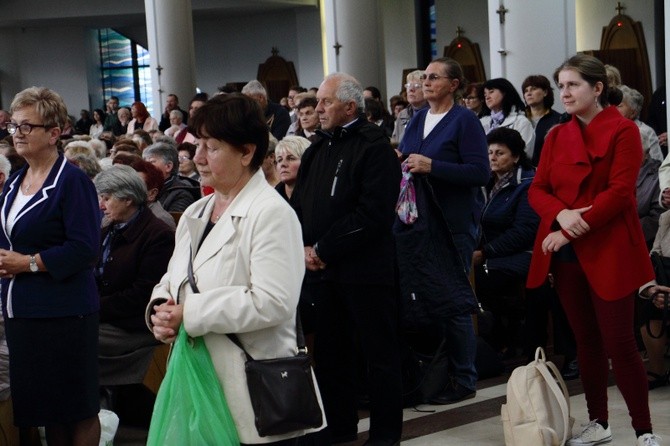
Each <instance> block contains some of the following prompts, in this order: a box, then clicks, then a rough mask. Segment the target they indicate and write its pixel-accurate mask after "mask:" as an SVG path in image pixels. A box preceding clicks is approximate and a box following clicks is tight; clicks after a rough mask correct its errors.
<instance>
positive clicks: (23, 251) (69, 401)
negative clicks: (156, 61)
mask: <svg viewBox="0 0 670 446" xmlns="http://www.w3.org/2000/svg"><path fill="white" fill-rule="evenodd" d="M11 113H12V122H11V123H9V124H8V125H7V128H8V130H9V132H10V134H11V135H12V136H13V138H14V146H15V147H16V151H17V152H18V154H19V155H21V156H23V157H24V158H25V159H26V161H27V164H26V166H25V167H24V168H22V169H21V170H19V171H18V172H16V173H15V174H14V175H13V176H12V177H10V179H9V180H8V181H7V183H6V184H5V188H4V191H3V194H2V197H1V199H0V223H1V225H2V228H1V230H0V278H1V286H2V309H3V313H4V317H5V326H6V333H7V344H8V346H9V358H10V369H9V374H10V385H11V391H12V403H13V408H14V423H15V424H16V425H17V426H19V427H29V426H46V435H47V441H48V442H49V444H72V445H97V444H98V441H99V437H100V424H99V422H98V415H97V414H98V411H99V396H98V366H97V348H98V308H99V302H98V296H97V290H96V285H95V280H94V277H93V267H94V265H95V261H96V258H97V254H98V247H99V239H100V217H99V212H98V200H97V196H96V193H95V188H94V187H93V183H92V182H91V181H90V180H89V179H88V177H87V176H86V175H85V174H84V172H83V171H81V170H79V169H78V168H77V167H75V166H74V165H72V164H70V163H68V162H67V160H66V159H65V158H64V157H63V155H62V154H59V152H58V150H57V146H56V143H57V141H58V139H59V137H60V134H61V129H62V127H63V126H64V125H65V122H66V121H67V109H66V107H65V104H64V103H63V100H62V98H61V97H60V96H59V95H58V94H57V93H55V92H53V91H51V90H48V89H46V88H37V87H32V88H28V89H26V90H24V91H22V92H20V93H19V94H17V95H16V97H15V98H14V100H13V102H12V105H11Z"/></svg>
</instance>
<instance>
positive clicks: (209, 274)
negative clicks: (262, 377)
mask: <svg viewBox="0 0 670 446" xmlns="http://www.w3.org/2000/svg"><path fill="white" fill-rule="evenodd" d="M192 125H193V128H196V129H198V137H199V138H200V142H199V146H198V149H197V151H196V155H195V157H194V161H195V163H196V165H197V167H198V171H199V172H200V174H201V179H202V183H203V185H206V186H211V187H213V188H214V190H215V192H214V194H212V195H209V196H207V197H205V198H202V199H201V200H199V201H197V202H196V203H194V204H193V205H191V206H190V207H189V208H188V209H187V210H186V211H185V212H184V214H183V215H182V217H181V219H180V221H179V225H178V227H177V233H176V244H175V251H174V254H173V256H172V259H171V260H170V264H169V266H168V271H167V273H166V274H165V276H163V278H162V279H161V281H160V283H159V284H158V285H157V286H156V288H155V289H154V292H153V295H152V298H151V299H152V300H151V302H150V303H149V306H148V307H147V323H148V324H149V326H150V328H151V329H152V330H153V333H154V335H155V336H156V338H157V339H158V340H160V341H162V342H166V343H170V342H173V341H174V340H175V337H176V335H177V332H178V330H179V326H180V325H181V323H183V324H184V328H185V330H186V332H187V333H188V334H189V336H192V337H196V336H204V340H205V344H206V345H207V349H208V350H209V353H210V355H211V357H212V361H213V363H214V368H215V369H216V372H217V374H218V376H219V380H220V382H221V385H222V387H223V391H224V393H225V395H226V398H227V401H228V405H229V407H230V411H231V413H232V416H233V419H234V421H235V425H236V427H237V432H238V435H239V437H240V441H241V442H242V444H259V443H266V444H268V443H271V444H280V445H290V444H294V442H295V440H294V439H295V438H296V437H299V436H302V435H303V434H305V431H296V432H292V433H289V434H286V435H283V436H270V437H260V436H259V435H258V433H257V431H256V427H255V425H254V412H253V409H252V406H251V402H250V399H249V393H248V391H247V385H246V376H245V371H244V363H245V355H244V353H243V352H242V350H240V349H239V348H238V347H236V346H235V345H234V344H233V343H232V342H231V341H230V339H229V338H228V336H226V333H236V334H237V335H238V337H239V338H240V340H241V342H242V344H243V345H244V347H245V349H246V350H247V351H248V352H249V354H250V355H251V356H252V357H254V358H255V359H267V358H276V357H283V356H290V355H294V354H295V352H296V333H295V326H296V325H295V323H296V322H295V315H296V308H297V305H298V297H299V296H300V286H301V283H302V279H303V275H304V269H305V268H304V259H303V256H304V253H303V243H302V235H301V231H300V224H299V223H298V219H297V217H296V215H295V213H294V212H293V210H292V209H291V208H290V206H289V205H288V204H287V203H286V202H285V201H284V200H283V199H282V198H281V197H280V196H279V194H277V192H276V191H274V190H273V189H272V187H270V185H269V184H268V183H267V182H266V181H265V177H264V175H263V171H262V169H260V166H261V164H262V163H263V160H264V158H265V154H266V152H267V145H268V131H267V126H266V124H265V121H264V119H263V117H262V113H261V110H260V108H259V107H258V105H257V104H256V103H255V102H254V101H253V100H251V99H248V98H246V97H245V96H242V95H237V94H235V95H224V96H217V97H216V98H214V99H212V100H210V101H209V102H207V103H206V104H205V105H204V106H202V107H201V108H200V109H199V110H198V111H197V112H196V113H195V115H194V116H193V118H192ZM190 258H192V259H193V273H194V276H195V280H196V282H197V287H198V289H199V291H200V292H199V293H194V292H193V290H192V289H191V287H190V285H189V283H188V280H187V274H188V273H187V271H188V263H189V259H190Z"/></svg>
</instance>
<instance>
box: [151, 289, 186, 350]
mask: <svg viewBox="0 0 670 446" xmlns="http://www.w3.org/2000/svg"><path fill="white" fill-rule="evenodd" d="M154 311H155V313H154V314H152V315H151V323H152V324H153V332H154V337H155V338H156V339H157V340H159V341H161V342H164V343H166V344H170V343H172V342H174V340H175V339H176V337H177V333H178V332H179V326H180V325H181V323H182V321H183V320H184V306H183V305H177V304H176V303H175V301H174V299H172V298H170V299H168V300H167V302H165V303H162V304H160V305H156V306H155V307H154Z"/></svg>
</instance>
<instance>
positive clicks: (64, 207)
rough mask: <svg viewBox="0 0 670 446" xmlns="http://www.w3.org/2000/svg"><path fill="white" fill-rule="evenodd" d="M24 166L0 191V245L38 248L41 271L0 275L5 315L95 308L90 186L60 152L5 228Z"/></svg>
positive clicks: (96, 233)
mask: <svg viewBox="0 0 670 446" xmlns="http://www.w3.org/2000/svg"><path fill="white" fill-rule="evenodd" d="M27 169H28V166H25V167H24V168H22V169H21V170H19V171H18V172H16V173H15V174H14V175H12V176H11V177H10V178H9V180H8V181H7V183H6V184H5V188H4V191H3V193H2V197H0V202H1V203H0V204H1V207H0V223H1V224H2V229H1V230H0V248H3V249H11V250H14V251H16V252H19V253H21V254H35V253H39V254H40V256H41V258H42V262H44V265H45V266H46V269H47V271H45V272H38V273H22V274H17V275H16V276H14V278H12V279H11V280H10V279H2V282H1V285H2V309H3V311H4V314H5V317H25V318H40V317H65V316H76V315H86V314H90V313H93V312H95V311H98V308H99V300H98V292H97V289H96V285H95V279H94V277H93V267H94V266H95V263H96V259H97V256H98V250H99V246H100V213H99V210H98V198H97V194H96V192H95V187H94V186H93V183H92V182H91V180H90V179H89V178H88V177H87V176H86V174H84V172H83V171H81V170H80V169H79V168H78V167H76V166H74V165H72V164H70V163H69V162H68V161H67V160H66V159H65V157H64V156H63V155H62V154H61V155H60V156H59V157H58V160H57V161H56V163H55V164H54V166H53V167H52V169H51V172H49V175H48V176H47V178H46V180H45V181H44V184H43V185H42V189H40V190H39V191H37V193H36V194H35V195H34V196H33V197H32V198H31V199H30V201H29V202H28V204H27V205H26V207H25V208H24V209H23V210H22V211H21V212H20V213H19V215H18V216H17V219H16V222H15V224H14V228H13V229H12V233H11V234H8V233H7V229H6V225H7V215H8V214H9V210H10V209H11V207H12V203H13V202H14V200H15V198H16V195H17V193H18V190H19V186H20V185H21V181H22V179H23V177H24V176H25V174H26V171H27Z"/></svg>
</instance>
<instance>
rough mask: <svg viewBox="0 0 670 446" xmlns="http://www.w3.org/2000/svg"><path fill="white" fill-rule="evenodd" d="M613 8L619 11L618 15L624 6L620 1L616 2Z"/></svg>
mask: <svg viewBox="0 0 670 446" xmlns="http://www.w3.org/2000/svg"><path fill="white" fill-rule="evenodd" d="M614 9H616V11H617V12H618V13H619V15H621V11H623V10H624V9H626V7H625V6H623V5H622V4H621V2H616V8H614Z"/></svg>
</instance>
